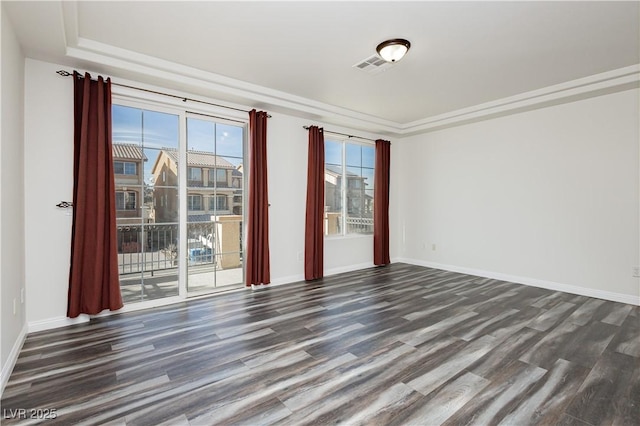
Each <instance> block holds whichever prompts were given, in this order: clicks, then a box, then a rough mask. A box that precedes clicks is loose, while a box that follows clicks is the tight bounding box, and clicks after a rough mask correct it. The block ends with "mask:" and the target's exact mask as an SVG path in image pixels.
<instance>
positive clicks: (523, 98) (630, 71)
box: [401, 64, 640, 135]
mask: <svg viewBox="0 0 640 426" xmlns="http://www.w3.org/2000/svg"><path fill="white" fill-rule="evenodd" d="M639 83H640V64H636V65H631V66H628V67H624V68H618V69H615V70H612V71H607V72H603V73H600V74H595V75H591V76H588V77H584V78H579V79H576V80H572V81H567V82H564V83H560V84H556V85H553V86H548V87H544V88H542V89H538V90H532V91H530V92H525V93H521V94H518V95H515V96H510V97H507V98H502V99H498V100H496V101H491V102H486V103H483V104H479V105H475V106H472V107H469V108H464V109H459V110H457V111H452V112H448V113H446V114H440V115H436V116H433V117H428V118H424V119H422V120H417V121H413V122H410V123H406V124H404V125H402V126H401V127H402V130H401V133H402V134H403V135H408V134H417V133H424V132H428V131H432V130H437V129H440V128H443V127H449V126H452V125H456V124H461V123H463V122H468V121H477V120H478V119H482V118H490V117H494V116H497V115H504V114H505V113H513V112H519V111H521V110H527V109H533V108H535V107H545V106H548V105H552V104H558V103H562V102H563V101H565V102H571V101H572V100H575V99H577V98H585V97H589V94H594V95H599V94H603V93H611V92H615V91H617V89H618V88H631V87H634V86H635V87H638V86H639Z"/></svg>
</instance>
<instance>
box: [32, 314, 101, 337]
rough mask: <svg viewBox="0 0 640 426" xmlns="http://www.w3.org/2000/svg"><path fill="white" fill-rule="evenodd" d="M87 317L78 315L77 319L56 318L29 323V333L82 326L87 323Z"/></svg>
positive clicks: (88, 318)
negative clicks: (76, 325)
mask: <svg viewBox="0 0 640 426" xmlns="http://www.w3.org/2000/svg"><path fill="white" fill-rule="evenodd" d="M89 320H90V317H89V315H84V314H83V315H80V316H78V317H77V318H68V317H57V318H48V319H44V320H39V321H31V322H29V333H35V332H38V331H44V330H51V329H52V328H59V327H66V326H68V325H74V324H83V323H85V322H89Z"/></svg>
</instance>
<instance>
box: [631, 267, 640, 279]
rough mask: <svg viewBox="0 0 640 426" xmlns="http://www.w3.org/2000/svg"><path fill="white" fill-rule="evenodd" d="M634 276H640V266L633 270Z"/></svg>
mask: <svg viewBox="0 0 640 426" xmlns="http://www.w3.org/2000/svg"><path fill="white" fill-rule="evenodd" d="M631 272H632V273H633V276H634V277H640V266H634V267H633V268H632V270H631Z"/></svg>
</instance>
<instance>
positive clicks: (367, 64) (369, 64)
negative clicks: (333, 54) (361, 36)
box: [353, 55, 393, 74]
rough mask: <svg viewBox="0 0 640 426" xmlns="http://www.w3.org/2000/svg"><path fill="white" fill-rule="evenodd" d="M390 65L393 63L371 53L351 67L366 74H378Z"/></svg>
mask: <svg viewBox="0 0 640 426" xmlns="http://www.w3.org/2000/svg"><path fill="white" fill-rule="evenodd" d="M392 65H393V63H391V62H387V61H385V60H384V59H382V58H380V57H379V56H378V55H373V56H371V57H369V58H367V59H365V60H362V61H360V62H358V63H357V64H355V65H354V66H353V67H354V68H357V69H359V70H362V71H364V72H366V73H367V74H378V73H380V72H382V71H384V70H386V69H387V68H389V67H390V66H392Z"/></svg>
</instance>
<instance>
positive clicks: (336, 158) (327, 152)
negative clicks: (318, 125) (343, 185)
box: [324, 140, 342, 166]
mask: <svg viewBox="0 0 640 426" xmlns="http://www.w3.org/2000/svg"><path fill="white" fill-rule="evenodd" d="M324 162H325V163H326V164H335V165H339V166H341V165H342V143H341V142H335V141H330V140H327V141H325V142H324Z"/></svg>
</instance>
